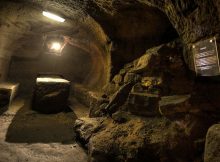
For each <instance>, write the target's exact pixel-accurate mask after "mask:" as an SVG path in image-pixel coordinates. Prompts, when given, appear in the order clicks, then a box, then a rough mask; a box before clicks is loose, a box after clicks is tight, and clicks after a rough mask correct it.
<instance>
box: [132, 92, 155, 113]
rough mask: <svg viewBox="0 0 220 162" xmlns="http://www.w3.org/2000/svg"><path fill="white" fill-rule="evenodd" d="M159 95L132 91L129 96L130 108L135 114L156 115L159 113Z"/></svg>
mask: <svg viewBox="0 0 220 162" xmlns="http://www.w3.org/2000/svg"><path fill="white" fill-rule="evenodd" d="M158 103H159V96H158V95H155V94H148V93H146V92H145V93H137V92H132V93H130V95H129V97H128V110H129V112H131V113H132V114H134V115H141V116H155V115H157V114H159V112H158V107H159V105H158Z"/></svg>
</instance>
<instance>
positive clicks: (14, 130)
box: [6, 100, 76, 144]
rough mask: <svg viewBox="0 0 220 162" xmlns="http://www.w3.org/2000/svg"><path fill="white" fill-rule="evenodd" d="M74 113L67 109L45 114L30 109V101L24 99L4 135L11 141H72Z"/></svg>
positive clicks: (64, 142) (66, 142)
mask: <svg viewBox="0 0 220 162" xmlns="http://www.w3.org/2000/svg"><path fill="white" fill-rule="evenodd" d="M75 119H76V115H75V114H74V113H73V112H72V111H70V110H67V111H65V112H62V113H58V114H52V115H45V114H38V113H36V112H35V111H32V110H30V101H27V100H26V101H25V103H24V105H23V107H21V108H20V109H19V110H18V112H17V113H16V115H15V116H14V118H13V120H12V122H11V124H10V126H9V128H8V132H7V135H6V141H7V142H12V143H55V142H58V143H63V144H69V143H74V131H73V129H72V126H73V124H74V121H75Z"/></svg>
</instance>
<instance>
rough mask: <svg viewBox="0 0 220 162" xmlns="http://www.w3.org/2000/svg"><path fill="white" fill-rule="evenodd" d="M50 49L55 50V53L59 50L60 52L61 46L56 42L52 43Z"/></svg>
mask: <svg viewBox="0 0 220 162" xmlns="http://www.w3.org/2000/svg"><path fill="white" fill-rule="evenodd" d="M50 49H51V50H55V51H59V50H61V44H60V43H58V42H54V43H52V45H51V47H50Z"/></svg>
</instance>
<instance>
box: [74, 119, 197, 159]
mask: <svg viewBox="0 0 220 162" xmlns="http://www.w3.org/2000/svg"><path fill="white" fill-rule="evenodd" d="M81 120H83V121H84V124H83V126H81V127H82V128H84V129H82V130H81V131H80V132H78V133H79V134H81V133H82V132H85V130H86V129H87V130H88V132H90V130H91V127H87V125H88V124H89V123H90V121H89V120H91V121H93V120H94V119H81ZM90 126H91V125H90ZM93 126H94V127H93V128H94V129H95V128H97V125H96V124H95V125H93ZM100 127H101V128H100V129H99V130H98V131H96V132H94V133H93V134H92V135H91V137H90V139H89V140H87V137H86V140H87V141H88V143H87V145H88V152H89V157H90V159H89V161H91V162H101V161H102V162H103V161H105V162H108V161H109V162H110V161H112V162H113V161H115V162H116V161H117V162H119V161H120V162H123V161H131V162H136V161H155V162H156V161H158V162H159V161H164V162H168V161H169V162H171V161H179V160H182V161H184V162H188V161H192V159H193V156H194V154H193V152H194V147H193V146H192V143H191V142H190V139H188V138H187V136H186V135H185V134H184V133H183V132H182V130H181V129H180V128H178V126H177V125H175V124H172V123H171V122H170V121H169V120H167V119H165V118H140V117H137V116H130V115H127V121H126V122H123V123H121V124H118V123H116V122H115V121H114V120H112V119H106V120H104V121H103V122H102V123H101V124H100ZM81 137H82V136H81Z"/></svg>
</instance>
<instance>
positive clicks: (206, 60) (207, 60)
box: [192, 37, 220, 76]
mask: <svg viewBox="0 0 220 162" xmlns="http://www.w3.org/2000/svg"><path fill="white" fill-rule="evenodd" d="M192 50H193V56H194V65H195V71H196V74H197V75H200V76H216V75H220V66H219V57H218V50H217V44H216V38H215V37H214V38H210V39H206V40H203V41H200V42H198V43H196V44H194V45H193V46H192Z"/></svg>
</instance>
